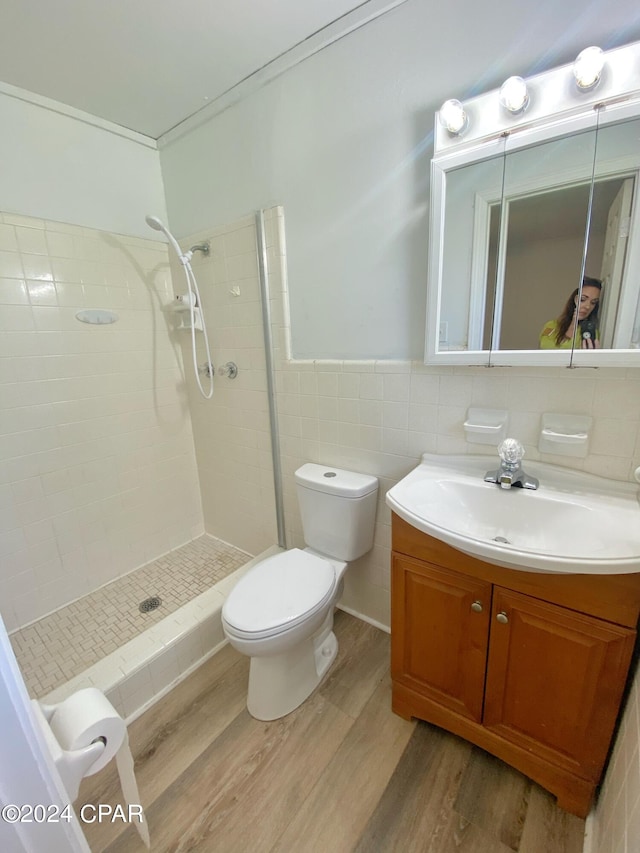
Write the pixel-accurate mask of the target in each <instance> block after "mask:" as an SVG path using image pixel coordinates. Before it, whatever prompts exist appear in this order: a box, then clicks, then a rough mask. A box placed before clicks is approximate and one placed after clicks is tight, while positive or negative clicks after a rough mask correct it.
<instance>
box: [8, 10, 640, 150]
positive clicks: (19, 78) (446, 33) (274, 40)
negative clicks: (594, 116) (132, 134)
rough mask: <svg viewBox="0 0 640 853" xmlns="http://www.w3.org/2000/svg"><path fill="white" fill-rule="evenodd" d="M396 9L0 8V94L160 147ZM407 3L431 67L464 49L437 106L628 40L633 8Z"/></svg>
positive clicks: (634, 25)
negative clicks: (421, 23)
mask: <svg viewBox="0 0 640 853" xmlns="http://www.w3.org/2000/svg"><path fill="white" fill-rule="evenodd" d="M405 2H407V0H0V21H1V23H2V25H1V26H0V92H2V91H4V92H5V93H9V94H17V95H18V96H19V97H21V96H22V90H26V91H27V92H29V93H34V94H35V95H38V96H43V97H44V98H48V99H51V100H53V101H56V102H58V103H62V104H65V105H67V106H68V107H71V108H74V109H76V110H81V111H83V112H84V113H89V114H91V115H93V116H96V117H98V118H100V119H104V120H107V121H110V122H113V123H115V124H117V125H120V126H122V127H124V128H128V129H129V130H132V131H136V132H138V133H142V134H144V135H145V136H148V137H151V138H152V139H159V138H160V137H162V136H163V135H164V134H167V133H168V132H169V131H171V130H172V129H173V128H175V127H176V126H178V125H180V124H181V123H182V122H185V121H186V120H187V119H189V118H190V117H191V116H194V115H195V114H196V113H199V112H200V111H204V112H203V115H202V116H201V117H204V116H205V115H207V114H210V113H211V111H212V110H213V108H214V107H212V105H213V104H215V109H221V108H223V107H224V106H225V105H228V103H229V101H230V99H233V98H235V97H241V96H242V93H243V92H246V91H247V88H250V87H251V86H252V85H254V84H256V83H257V82H259V81H260V80H265V79H268V78H269V77H270V76H273V75H274V74H275V73H279V72H280V71H282V70H285V69H286V67H287V63H289V64H293V63H295V61H298V60H299V59H301V58H303V57H304V56H305V55H309V54H311V53H313V52H314V51H315V50H319V49H321V48H322V47H323V46H325V45H327V44H329V43H331V42H332V41H335V40H337V39H338V38H340V37H341V35H344V34H346V33H348V32H350V31H352V30H353V29H356V28H357V27H359V26H362V25H363V24H364V23H367V22H368V21H370V20H372V19H374V18H376V17H378V16H379V15H381V14H384V13H385V12H386V11H388V10H390V9H393V8H395V7H397V6H400V5H402V4H404V3H405ZM412 3H413V4H416V3H420V4H424V6H425V8H426V9H427V11H428V18H427V20H429V23H430V25H429V26H428V27H427V28H425V30H424V32H423V33H421V37H422V38H423V39H424V48H425V51H426V52H427V53H428V54H429V55H433V56H434V57H436V59H434V62H437V57H438V56H441V55H442V45H443V44H451V45H455V43H456V40H457V41H458V42H460V45H461V46H462V45H463V44H464V49H461V50H460V52H459V53H457V54H456V52H455V51H452V52H451V53H450V62H449V64H448V66H447V69H446V71H447V74H446V79H447V81H448V83H447V85H444V82H443V83H442V84H441V85H440V88H441V89H442V92H441V93H440V94H441V96H442V97H443V98H444V97H447V96H448V95H449V92H450V91H454V92H459V93H465V92H466V93H467V95H466V96H469V95H471V94H473V93H477V92H478V91H482V90H486V89H487V88H493V87H494V86H495V85H499V83H500V82H501V79H504V77H502V78H501V79H500V78H499V76H496V75H499V74H500V73H501V72H502V71H506V70H508V69H510V68H514V69H516V70H515V71H510V72H509V73H522V71H521V70H518V69H523V68H524V69H525V70H527V72H528V73H532V72H536V71H539V70H544V68H548V67H550V66H552V65H554V64H560V63H561V62H568V61H570V60H571V59H572V58H573V57H575V55H576V53H577V51H578V50H580V49H581V48H582V47H584V46H585V45H587V44H589V43H595V44H599V45H600V46H601V47H603V48H605V49H608V48H610V47H613V46H615V45H617V44H621V43H625V42H627V41H632V40H633V39H634V38H636V39H637V38H638V37H640V11H639V10H640V6H638V2H637V0H616V2H615V3H611V0H588V2H584V0H563V3H562V4H560V10H558V5H557V0H538V4H537V5H536V7H535V9H533V8H532V7H531V4H530V2H529V0H509V2H507V0H491V2H489V3H487V4H485V5H482V4H480V5H479V4H478V0H453V2H450V3H448V4H446V3H445V4H443V3H439V2H438V0H412ZM465 21H466V30H465V32H466V33H467V36H465V39H464V40H461V38H460V34H459V33H457V34H456V28H459V27H464V26H465V24H464V23H463V22H465ZM470 28H473V30H470ZM391 31H392V30H391ZM470 32H473V37H471V36H470V35H469V33H470ZM592 39H593V40H594V41H591V40H592ZM474 40H475V43H474ZM397 48H398V46H397V45H393V44H390V45H389V50H390V51H397ZM399 56H401V54H399ZM487 57H494V59H493V60H489V62H488V61H487ZM267 65H268V66H269V67H268V68H267V69H265V66H267ZM487 66H489V67H487ZM505 76H506V75H505ZM247 78H250V79H249V80H247ZM438 79H440V78H438ZM427 82H428V81H427ZM240 84H243V85H240ZM11 87H17V89H18V90H19V91H18V92H17V93H16V92H14V91H10V90H11ZM181 129H182V128H181Z"/></svg>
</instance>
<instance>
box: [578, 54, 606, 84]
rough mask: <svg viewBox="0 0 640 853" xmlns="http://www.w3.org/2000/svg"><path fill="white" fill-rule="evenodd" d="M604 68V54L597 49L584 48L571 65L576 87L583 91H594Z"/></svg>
mask: <svg viewBox="0 0 640 853" xmlns="http://www.w3.org/2000/svg"><path fill="white" fill-rule="evenodd" d="M603 68H604V53H603V51H602V50H601V48H599V47H595V46H592V47H585V49H584V50H583V51H582V52H581V53H579V54H578V56H577V57H576V61H575V62H574V63H573V76H574V77H575V78H576V83H577V84H578V87H579V88H580V89H583V90H585V91H586V90H588V89H594V88H595V87H596V86H597V85H598V83H599V82H600V76H601V74H602V69H603Z"/></svg>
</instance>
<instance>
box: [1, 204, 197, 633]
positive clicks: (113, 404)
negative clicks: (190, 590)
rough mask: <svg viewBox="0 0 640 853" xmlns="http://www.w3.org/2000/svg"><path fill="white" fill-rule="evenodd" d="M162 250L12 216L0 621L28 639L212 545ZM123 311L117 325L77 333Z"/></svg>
mask: <svg viewBox="0 0 640 853" xmlns="http://www.w3.org/2000/svg"><path fill="white" fill-rule="evenodd" d="M172 299H173V290H172V285H171V279H170V275H169V265H168V260H167V251H166V249H165V247H164V246H162V245H160V244H158V243H157V242H154V241H152V240H142V239H136V238H131V237H123V236H121V235H117V234H110V233H107V232H102V231H95V230H92V229H89V228H83V227H80V226H75V225H65V224H62V223H58V222H50V221H44V220H40V219H32V218H28V217H23V216H14V215H10V214H7V213H5V214H0V331H1V333H2V334H1V335H0V394H1V395H2V396H1V400H0V407H1V411H2V418H1V420H0V509H1V512H0V564H1V566H2V568H1V569H0V607H1V608H2V616H3V619H4V621H5V624H6V626H7V628H8V629H9V630H12V629H14V628H16V627H18V626H22V625H24V624H26V623H28V622H31V621H33V620H34V619H36V618H38V617H40V616H42V615H44V614H45V613H48V612H50V611H52V610H54V609H56V608H57V607H60V606H62V605H63V604H66V603H68V602H69V601H72V600H74V599H76V598H78V597H80V596H82V595H84V594H85V593H87V592H90V591H92V590H94V589H96V588H97V587H99V586H101V585H103V584H105V583H107V582H109V581H111V580H112V579H113V578H115V577H118V576H120V575H122V574H124V573H125V572H127V571H129V570H131V569H133V568H135V567H137V566H139V565H142V564H144V563H147V562H149V560H151V559H155V558H156V557H158V556H159V555H160V554H162V553H164V552H167V551H169V550H171V549H172V548H175V547H177V546H179V545H181V544H183V543H184V542H186V541H188V540H190V539H192V538H193V537H194V536H196V535H198V534H199V533H201V532H202V529H203V526H202V516H201V509H200V497H199V490H198V475H197V470H196V464H195V456H194V448H193V439H192V433H191V422H190V415H189V411H188V407H187V404H186V400H185V397H184V391H183V384H184V382H183V373H182V366H181V353H180V350H179V345H178V344H177V343H176V341H175V339H174V337H173V333H172V330H171V325H170V323H169V322H168V320H167V316H166V312H165V310H164V309H165V307H166V305H167V304H168V303H170V302H171V301H172ZM86 308H102V309H110V310H112V311H115V312H116V314H117V315H118V321H117V322H116V323H114V324H112V325H88V324H86V323H82V322H79V321H78V319H76V313H77V312H78V311H79V310H80V309H86Z"/></svg>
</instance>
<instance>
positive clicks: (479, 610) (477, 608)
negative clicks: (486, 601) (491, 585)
mask: <svg viewBox="0 0 640 853" xmlns="http://www.w3.org/2000/svg"><path fill="white" fill-rule="evenodd" d="M471 609H472V610H473V612H474V613H482V602H481V601H474V602H473V604H472V605H471Z"/></svg>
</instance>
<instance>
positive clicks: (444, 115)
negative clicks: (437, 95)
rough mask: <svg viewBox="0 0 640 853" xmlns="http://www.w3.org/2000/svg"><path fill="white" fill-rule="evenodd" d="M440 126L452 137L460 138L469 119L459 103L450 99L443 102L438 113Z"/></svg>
mask: <svg viewBox="0 0 640 853" xmlns="http://www.w3.org/2000/svg"><path fill="white" fill-rule="evenodd" d="M438 118H439V120H440V124H441V125H442V127H444V128H445V130H448V131H449V133H451V134H453V135H454V136H460V135H461V134H462V133H464V131H465V130H466V128H467V125H468V124H469V118H468V116H467V114H466V112H465V111H464V107H463V106H462V104H461V103H460V101H458V100H456V99H455V98H451V99H450V100H448V101H445V102H444V104H443V105H442V106H441V107H440V112H439V113H438Z"/></svg>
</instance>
